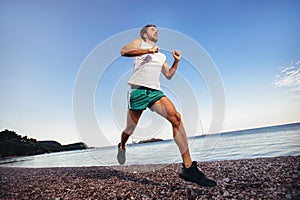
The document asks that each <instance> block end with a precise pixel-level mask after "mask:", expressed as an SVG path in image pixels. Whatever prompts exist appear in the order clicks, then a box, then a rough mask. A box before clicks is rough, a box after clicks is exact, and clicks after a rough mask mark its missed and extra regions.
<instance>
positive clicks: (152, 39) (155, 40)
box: [148, 35, 158, 43]
mask: <svg viewBox="0 0 300 200" xmlns="http://www.w3.org/2000/svg"><path fill="white" fill-rule="evenodd" d="M148 39H149V40H150V41H151V42H154V43H156V42H157V40H158V39H157V38H154V37H152V36H150V35H148Z"/></svg>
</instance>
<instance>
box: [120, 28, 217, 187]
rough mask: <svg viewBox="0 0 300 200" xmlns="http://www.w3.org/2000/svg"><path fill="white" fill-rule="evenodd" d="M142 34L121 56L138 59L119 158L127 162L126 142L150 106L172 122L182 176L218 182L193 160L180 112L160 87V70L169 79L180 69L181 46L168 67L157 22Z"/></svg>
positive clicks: (204, 183) (211, 183)
mask: <svg viewBox="0 0 300 200" xmlns="http://www.w3.org/2000/svg"><path fill="white" fill-rule="evenodd" d="M140 37H141V38H138V39H135V40H133V41H132V42H131V43H130V44H127V45H125V46H124V47H123V48H122V49H121V55H122V56H126V57H134V58H135V62H134V73H133V75H132V77H131V78H130V80H129V81H128V83H129V85H130V86H131V90H130V91H129V92H128V113H127V125H126V128H125V130H124V131H123V132H122V134H121V142H120V143H119V144H118V155H117V158H118V161H119V163H120V164H124V163H125V152H126V142H127V140H128V138H129V137H130V136H131V135H132V134H133V132H134V129H135V127H136V125H137V123H138V121H139V119H140V117H141V115H142V113H143V111H144V110H145V109H146V108H147V107H148V108H149V109H151V110H152V111H154V112H156V113H158V114H159V115H161V116H163V117H164V118H166V119H167V120H168V121H169V122H170V123H171V124H172V129H173V138H174V140H175V142H176V144H177V146H178V148H179V150H180V153H181V157H182V161H183V164H182V166H183V168H182V172H181V173H180V174H179V177H180V178H182V179H184V180H186V181H191V182H194V183H197V184H199V185H201V186H215V185H216V182H215V181H214V180H211V179H208V178H206V176H205V175H204V174H203V173H202V172H201V171H199V169H198V168H197V162H196V161H192V159H191V156H190V152H189V147H188V140H187V136H186V133H185V129H184V127H183V124H182V121H181V115H180V114H179V113H178V112H177V111H176V109H175V107H174V105H173V103H172V102H171V101H170V99H168V98H167V97H166V96H165V95H164V93H163V92H162V90H161V88H160V81H159V76H160V72H162V73H163V75H164V76H165V77H166V78H167V79H169V80H170V79H171V78H172V77H173V76H174V74H175V72H176V70H177V67H178V64H179V61H180V59H181V52H180V51H179V50H173V51H172V55H173V57H174V62H173V64H172V66H171V67H169V65H168V63H167V62H166V56H165V55H164V54H162V53H160V52H159V47H158V46H156V42H157V40H158V31H157V28H156V26H155V25H152V24H151V25H146V26H145V27H143V28H142V29H141V31H140Z"/></svg>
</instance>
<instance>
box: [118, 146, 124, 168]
mask: <svg viewBox="0 0 300 200" xmlns="http://www.w3.org/2000/svg"><path fill="white" fill-rule="evenodd" d="M125 153H126V150H125V149H121V143H119V144H118V155H117V159H118V162H119V164H120V165H123V164H124V163H125V161H126V157H125Z"/></svg>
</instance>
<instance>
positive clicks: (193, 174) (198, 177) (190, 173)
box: [179, 161, 217, 187]
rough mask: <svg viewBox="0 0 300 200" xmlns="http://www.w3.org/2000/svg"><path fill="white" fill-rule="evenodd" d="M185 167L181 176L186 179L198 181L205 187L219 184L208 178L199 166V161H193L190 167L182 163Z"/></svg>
mask: <svg viewBox="0 0 300 200" xmlns="http://www.w3.org/2000/svg"><path fill="white" fill-rule="evenodd" d="M182 166H183V168H182V170H181V173H180V174H179V177H180V178H182V179H183V180H185V181H190V182H193V183H197V184H198V185H201V186H204V187H213V186H216V185H217V182H216V181H214V180H212V179H209V178H207V177H206V176H205V175H204V174H203V173H202V172H201V171H200V170H199V169H198V167H197V162H196V161H193V163H192V165H191V166H190V167H189V168H186V167H185V166H184V164H182Z"/></svg>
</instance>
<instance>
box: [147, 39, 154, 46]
mask: <svg viewBox="0 0 300 200" xmlns="http://www.w3.org/2000/svg"><path fill="white" fill-rule="evenodd" d="M146 42H147V43H148V44H151V45H153V46H154V45H156V42H153V41H151V40H149V39H146Z"/></svg>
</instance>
